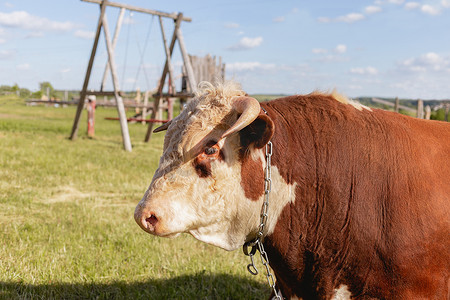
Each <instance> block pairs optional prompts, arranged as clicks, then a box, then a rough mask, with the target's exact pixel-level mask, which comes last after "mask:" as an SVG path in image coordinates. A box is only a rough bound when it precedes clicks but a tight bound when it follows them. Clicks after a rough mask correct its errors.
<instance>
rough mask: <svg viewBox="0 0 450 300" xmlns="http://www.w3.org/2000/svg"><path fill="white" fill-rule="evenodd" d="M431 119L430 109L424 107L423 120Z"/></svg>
mask: <svg viewBox="0 0 450 300" xmlns="http://www.w3.org/2000/svg"><path fill="white" fill-rule="evenodd" d="M430 118H431V107H430V106H429V105H427V106H425V120H429V119H430Z"/></svg>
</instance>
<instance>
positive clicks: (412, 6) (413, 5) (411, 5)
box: [405, 2, 420, 10]
mask: <svg viewBox="0 0 450 300" xmlns="http://www.w3.org/2000/svg"><path fill="white" fill-rule="evenodd" d="M419 7H420V3H418V2H407V3H405V9H407V10H413V9H416V8H419Z"/></svg>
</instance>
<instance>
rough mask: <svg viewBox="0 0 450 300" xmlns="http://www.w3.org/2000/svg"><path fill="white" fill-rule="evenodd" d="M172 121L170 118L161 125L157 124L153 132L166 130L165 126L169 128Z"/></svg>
mask: <svg viewBox="0 0 450 300" xmlns="http://www.w3.org/2000/svg"><path fill="white" fill-rule="evenodd" d="M171 123H172V120H170V121H169V122H167V123H164V124H162V125H161V126H159V127H158V128H156V129H155V130H153V132H154V133H157V132H160V131H164V130H167V128H169V126H170V124H171Z"/></svg>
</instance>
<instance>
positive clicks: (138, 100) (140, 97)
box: [134, 88, 142, 115]
mask: <svg viewBox="0 0 450 300" xmlns="http://www.w3.org/2000/svg"><path fill="white" fill-rule="evenodd" d="M134 100H135V101H136V104H138V105H139V104H141V100H142V96H141V89H140V88H137V89H136V97H135V98H134ZM134 112H135V113H136V114H137V115H138V114H139V113H140V112H141V109H140V108H139V107H136V109H135V110H134Z"/></svg>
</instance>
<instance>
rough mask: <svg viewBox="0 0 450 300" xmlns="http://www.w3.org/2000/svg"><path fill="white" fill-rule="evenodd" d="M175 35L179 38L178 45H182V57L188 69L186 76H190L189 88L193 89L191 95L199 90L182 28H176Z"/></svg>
mask: <svg viewBox="0 0 450 300" xmlns="http://www.w3.org/2000/svg"><path fill="white" fill-rule="evenodd" d="M175 33H176V35H177V38H178V44H179V45H180V50H181V55H182V56H183V61H184V66H185V67H186V74H187V76H188V81H189V86H190V88H191V93H194V92H195V90H196V89H197V81H196V80H195V76H194V70H193V69H192V64H191V59H190V58H189V54H188V53H187V50H186V46H185V45H184V38H183V34H182V33H181V28H180V27H179V26H178V27H177V28H175Z"/></svg>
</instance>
